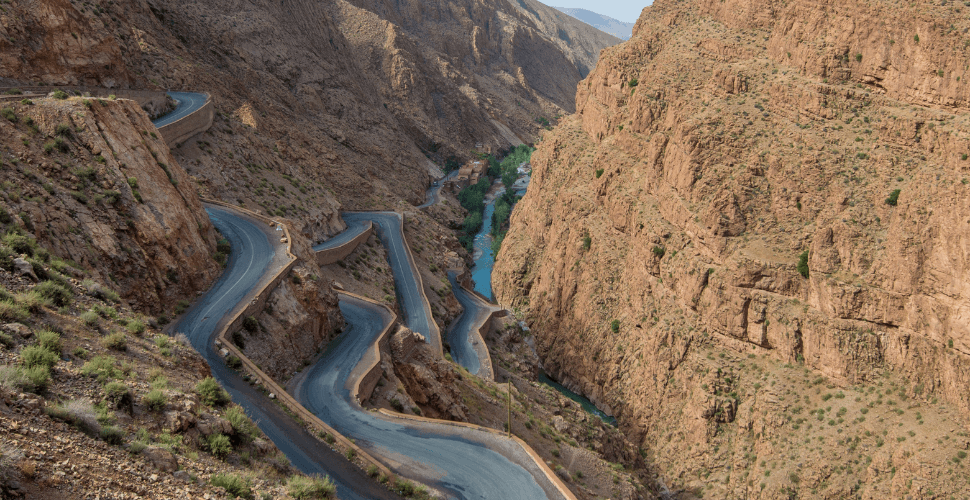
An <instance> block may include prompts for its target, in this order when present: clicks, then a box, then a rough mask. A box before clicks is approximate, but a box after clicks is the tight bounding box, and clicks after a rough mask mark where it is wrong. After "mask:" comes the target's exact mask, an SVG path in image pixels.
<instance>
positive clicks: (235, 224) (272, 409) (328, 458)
mask: <svg viewBox="0 0 970 500" xmlns="http://www.w3.org/2000/svg"><path fill="white" fill-rule="evenodd" d="M206 211H207V212H208V213H209V218H210V219H211V220H212V223H213V225H215V227H216V229H218V230H219V232H220V233H222V235H223V236H224V237H225V238H226V239H228V240H229V243H230V244H231V245H232V253H231V254H230V255H229V260H228V262H227V264H226V269H225V271H224V272H223V274H222V276H221V277H220V278H219V280H218V281H216V283H215V285H213V286H212V288H211V289H210V290H209V291H208V292H207V293H206V294H205V295H203V296H202V297H201V298H200V299H199V300H197V301H196V303H195V304H194V305H193V306H192V307H191V308H190V309H189V310H188V312H186V313H185V315H184V316H183V317H182V318H181V320H179V322H178V324H176V325H174V326H173V328H172V330H171V331H173V332H182V333H184V334H185V335H186V336H188V338H189V340H190V341H191V342H192V347H194V348H195V349H196V350H197V351H199V353H200V354H202V357H203V358H205V360H206V362H208V363H209V366H210V367H211V368H212V375H213V376H214V377H215V378H216V379H217V380H218V381H219V383H220V384H222V386H223V387H225V388H226V390H227V391H229V394H230V395H231V396H232V400H233V401H234V402H235V403H237V404H239V405H240V406H242V407H243V408H244V409H245V410H246V413H247V414H248V415H249V416H250V417H251V418H252V419H253V420H254V421H256V423H257V424H258V425H259V428H260V429H261V430H262V431H263V432H264V433H266V435H267V437H269V438H270V439H271V440H272V441H273V443H275V444H276V446H277V448H279V449H280V450H281V451H282V452H283V453H284V454H286V457H287V458H289V459H290V462H291V463H292V464H293V465H294V466H295V467H296V468H298V469H300V470H301V471H303V472H305V473H307V474H327V475H329V476H330V477H331V478H332V479H333V480H334V483H335V484H336V485H337V492H338V495H339V496H340V498H341V499H351V500H366V499H372V498H379V499H394V498H398V497H397V496H396V495H394V494H392V493H391V492H389V491H388V490H387V489H386V488H384V487H382V486H380V485H379V484H377V483H376V482H375V481H374V480H373V479H370V478H369V477H367V475H366V474H365V473H364V471H362V470H361V469H359V468H358V467H356V466H354V465H353V464H351V463H350V462H348V461H347V460H346V459H345V458H343V457H342V456H341V455H340V454H339V453H337V452H335V451H333V450H331V449H330V447H329V446H326V445H325V444H324V443H322V442H321V441H320V440H319V439H317V438H316V437H314V436H312V435H310V434H309V433H308V432H307V431H306V430H305V429H304V428H303V427H302V426H301V425H299V424H297V423H296V422H295V421H294V420H293V418H291V417H290V416H289V415H287V414H286V413H285V412H284V411H283V410H282V409H280V407H279V406H277V405H276V404H275V403H274V402H273V401H271V400H270V399H269V398H268V397H266V396H264V395H263V394H262V393H260V392H259V391H257V390H256V389H255V388H253V387H252V386H250V385H249V384H248V383H247V382H245V381H243V380H242V378H241V377H240V376H239V374H238V373H236V372H234V371H232V370H230V369H229V368H228V367H227V366H226V365H225V363H224V362H223V360H222V358H221V357H220V356H219V353H217V352H216V349H215V344H214V340H215V338H214V337H215V335H216V333H217V328H216V327H217V325H218V324H219V322H220V320H222V319H223V318H225V317H226V316H228V315H229V314H230V313H231V312H232V311H233V310H234V309H235V308H236V306H237V305H238V304H239V302H241V301H243V300H247V296H248V294H249V293H250V292H251V291H252V290H253V289H254V288H255V287H256V286H258V285H259V284H260V281H262V279H263V278H264V277H265V276H266V275H270V274H272V272H273V271H275V270H276V269H275V268H276V266H278V265H279V262H278V261H279V259H275V257H276V250H275V249H274V246H273V244H272V243H270V241H271V240H270V239H269V235H267V233H266V231H265V230H264V228H263V226H265V224H259V223H257V222H254V221H250V220H248V219H246V218H244V217H241V216H239V215H236V214H234V213H232V212H230V211H228V210H225V209H222V208H217V207H207V208H206ZM274 236H275V235H274ZM274 261H277V262H274Z"/></svg>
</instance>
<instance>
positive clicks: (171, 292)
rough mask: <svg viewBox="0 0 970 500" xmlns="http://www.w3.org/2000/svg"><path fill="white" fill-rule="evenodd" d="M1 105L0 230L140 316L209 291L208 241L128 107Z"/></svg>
mask: <svg viewBox="0 0 970 500" xmlns="http://www.w3.org/2000/svg"><path fill="white" fill-rule="evenodd" d="M9 106H10V107H9V111H10V114H9V115H8V119H4V120H2V121H0V135H2V137H3V139H2V140H3V142H4V146H5V148H6V150H7V152H6V153H4V154H3V155H2V161H3V162H4V163H5V164H6V165H7V167H5V168H3V169H2V170H0V179H2V182H3V185H4V196H3V199H2V201H0V208H2V210H3V214H4V218H5V219H7V220H5V221H4V223H5V224H14V225H16V226H18V227H19V228H20V229H21V230H23V231H26V232H28V233H31V234H32V235H34V236H35V237H36V238H37V240H38V241H39V242H40V243H41V244H42V245H43V246H45V247H46V248H48V249H49V250H50V251H51V252H52V253H53V254H54V255H57V256H58V257H61V258H62V259H65V260H71V261H73V262H74V263H75V265H76V267H78V268H88V269H90V270H91V272H92V274H93V277H95V278H96V279H99V280H101V281H103V282H104V283H107V284H108V285H109V286H110V287H111V288H114V289H116V290H117V291H118V292H119V293H120V294H121V295H122V297H124V298H126V299H128V300H129V302H131V303H132V304H133V305H135V306H136V307H138V308H139V309H140V310H143V311H146V312H161V310H162V306H163V304H173V303H174V302H176V301H177V300H179V299H185V298H192V297H194V296H195V293H196V292H198V291H200V290H203V289H205V288H207V287H208V286H209V284H211V282H212V280H213V279H214V278H215V277H216V276H217V275H218V273H219V265H218V264H217V263H216V262H215V261H214V260H213V258H212V254H213V253H214V252H215V243H216V232H215V230H214V229H213V227H212V225H211V224H210V222H209V218H208V216H207V215H206V213H205V210H203V208H202V205H201V203H200V202H199V197H198V196H197V195H196V193H195V191H194V189H193V186H192V182H191V179H190V178H189V177H188V176H187V175H186V174H185V171H184V170H182V168H181V167H180V166H179V164H178V162H177V161H176V160H175V159H174V158H173V157H172V155H171V154H170V153H169V150H168V147H167V146H166V145H165V143H164V141H163V140H162V139H161V138H160V137H159V136H157V134H155V133H154V132H153V131H154V130H155V128H154V127H153V126H152V124H151V122H150V121H148V117H147V116H146V115H145V113H144V111H143V110H142V109H141V108H140V107H139V106H138V104H137V103H135V101H128V100H117V101H112V100H101V99H90V100H88V99H76V98H75V99H69V100H65V101H58V100H55V99H35V100H34V101H33V104H31V105H23V104H10V105H9ZM68 272H69V271H68Z"/></svg>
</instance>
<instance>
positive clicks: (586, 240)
mask: <svg viewBox="0 0 970 500" xmlns="http://www.w3.org/2000/svg"><path fill="white" fill-rule="evenodd" d="M592 245H593V238H591V237H590V236H589V233H586V234H584V235H583V250H589V247H590V246H592Z"/></svg>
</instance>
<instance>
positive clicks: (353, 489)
mask: <svg viewBox="0 0 970 500" xmlns="http://www.w3.org/2000/svg"><path fill="white" fill-rule="evenodd" d="M172 94H173V96H174V97H176V99H179V100H180V104H179V108H177V109H176V110H175V111H174V112H173V113H171V114H169V115H167V116H165V117H163V118H161V119H159V120H157V121H156V122H155V123H156V126H161V125H164V124H165V123H170V122H172V121H175V120H177V119H179V118H181V117H183V116H186V115H188V114H189V113H191V112H192V111H193V110H194V109H198V107H199V106H201V105H202V104H204V100H203V101H202V103H199V102H198V100H194V99H193V96H197V95H198V94H183V93H172ZM180 97H184V100H183V99H180ZM439 189H440V188H439ZM206 211H207V212H208V214H209V217H210V219H211V220H212V223H213V225H214V226H215V227H216V229H218V230H219V232H220V233H221V234H222V235H223V237H225V238H226V239H227V240H228V241H229V243H230V245H231V247H232V253H231V254H230V255H229V258H228V261H227V263H226V269H225V271H224V272H223V274H222V275H221V276H220V278H219V279H218V280H217V281H216V283H215V284H214V285H213V286H212V288H211V289H210V290H209V291H208V292H206V293H205V294H204V295H203V296H202V297H200V298H199V299H198V300H197V301H196V302H195V303H194V304H193V305H192V307H190V308H189V310H188V311H187V312H186V313H185V314H184V315H183V316H182V317H181V318H180V319H179V321H178V322H177V323H176V324H174V325H173V326H172V327H171V329H170V330H169V331H171V332H179V333H184V334H185V335H186V336H187V337H188V338H189V341H190V342H191V344H192V346H193V347H194V348H195V349H196V350H197V351H198V352H199V353H200V354H201V355H202V357H203V358H204V359H205V360H206V362H207V363H208V364H209V366H210V367H211V370H212V374H213V376H214V377H215V378H216V379H217V380H218V381H219V383H220V384H221V385H222V386H223V387H224V388H225V389H226V390H227V391H228V392H229V394H230V396H231V398H232V400H233V401H234V402H235V403H237V404H239V405H240V406H242V407H243V409H244V410H245V411H246V413H247V414H248V415H249V416H250V417H251V418H252V419H253V420H254V421H256V423H257V425H258V426H259V428H260V429H261V430H262V431H263V432H264V433H265V434H266V435H267V437H269V439H271V440H272V441H273V442H274V443H275V444H276V446H277V447H278V448H279V449H280V450H281V451H282V452H283V453H284V454H285V455H286V456H287V458H289V460H290V461H291V463H292V464H293V465H294V466H295V467H297V468H298V469H300V470H301V471H303V472H305V473H308V474H327V475H329V476H330V477H331V479H332V480H333V481H334V483H335V484H336V486H337V491H338V495H339V497H340V498H342V499H349V500H364V499H392V498H397V497H396V496H395V495H394V494H393V493H391V492H390V491H388V490H387V489H385V488H384V487H382V486H381V485H379V484H378V483H377V482H375V481H374V480H373V479H371V478H369V477H368V476H367V475H366V474H365V472H364V471H362V470H361V469H359V468H358V467H356V466H355V465H353V464H352V463H350V462H349V461H347V460H345V459H344V458H343V457H342V456H341V455H340V454H339V453H337V452H335V451H333V450H332V449H331V448H330V447H329V446H327V445H325V444H324V443H323V442H321V441H320V440H319V439H317V438H316V437H314V436H312V435H310V433H309V432H307V430H306V429H305V428H304V427H303V426H302V425H300V424H298V423H297V422H296V421H295V420H294V419H293V418H291V417H290V416H289V415H287V414H286V412H284V411H283V410H282V409H281V408H280V407H278V406H277V405H276V404H274V402H273V401H271V400H270V399H269V398H268V397H266V396H264V395H263V394H262V393H260V392H259V391H257V390H256V389H255V388H254V387H252V386H250V385H249V383H247V382H245V381H243V380H242V378H241V377H240V376H239V374H238V373H236V372H235V371H233V370H230V369H229V368H228V367H227V366H226V365H225V363H224V361H223V359H222V357H221V356H220V355H219V353H218V352H216V346H215V343H214V340H215V336H216V335H217V333H218V332H219V331H220V329H221V328H222V327H223V325H224V324H225V322H226V321H228V319H229V318H231V317H232V316H233V314H234V312H235V311H238V310H240V309H242V308H244V307H245V306H246V303H247V302H248V301H249V300H251V299H252V297H253V296H254V292H255V291H256V290H259V289H261V288H262V287H264V286H265V285H266V284H267V283H268V282H269V280H271V279H272V276H274V274H275V273H277V272H278V271H279V270H280V269H282V268H283V267H284V266H286V265H287V263H288V257H287V256H286V252H285V249H284V247H283V246H282V245H279V244H277V243H275V242H276V240H277V235H276V234H273V233H272V232H271V228H269V226H267V225H266V224H265V223H262V222H261V221H259V220H257V219H255V218H252V217H250V216H248V215H245V214H243V213H242V212H236V211H232V210H229V209H225V208H221V207H217V206H214V205H207V206H206ZM344 219H345V220H346V221H347V222H348V225H349V228H348V233H349V234H347V235H340V236H339V237H338V238H341V239H336V238H335V239H334V240H336V243H331V244H334V245H335V244H339V243H340V242H341V241H347V240H344V239H342V238H353V237H354V236H355V235H356V234H360V233H359V229H357V228H359V227H360V225H362V224H363V222H364V221H368V220H369V221H371V222H373V224H374V226H375V229H376V230H377V234H378V236H379V237H380V238H381V241H382V243H383V244H384V245H385V247H386V248H387V249H388V252H389V260H390V264H391V268H392V272H393V275H394V281H395V286H396V289H397V295H398V302H399V304H400V305H401V309H402V311H403V312H404V323H405V325H407V326H408V327H409V328H411V329H412V330H414V331H416V332H418V333H421V334H422V335H424V336H425V338H427V339H428V341H429V343H430V344H431V345H432V347H434V348H435V349H437V350H439V351H440V350H441V338H440V333H439V332H438V330H437V328H436V327H434V325H433V323H432V322H433V320H432V319H431V311H430V307H429V305H428V303H427V301H426V300H424V298H423V296H422V294H421V284H420V279H419V278H418V275H417V272H418V270H417V269H416V268H415V266H414V265H413V262H412V260H411V259H410V258H409V254H408V252H407V248H406V246H405V245H406V243H405V240H404V235H403V234H402V231H401V221H402V219H401V216H400V215H399V214H396V213H348V214H344ZM354 231H357V232H356V233H354ZM334 240H331V242H333V241H334ZM340 309H341V312H342V313H343V315H344V317H345V319H346V320H347V323H348V328H347V329H346V330H345V332H344V333H343V334H341V335H340V336H339V337H338V338H337V339H336V340H335V341H334V342H332V343H331V345H330V346H329V348H328V350H327V351H326V353H324V355H323V356H322V357H321V358H320V360H319V361H318V362H317V363H316V364H314V365H313V366H312V367H310V368H308V369H307V370H305V371H304V372H303V373H302V374H300V376H299V379H298V381H297V382H296V388H295V390H294V392H295V395H296V397H297V399H298V400H299V401H300V402H301V404H303V405H305V407H306V408H307V409H309V410H310V411H312V412H314V413H315V414H316V415H318V416H319V417H320V418H321V419H322V420H323V421H325V422H327V423H328V424H329V425H330V426H332V427H333V428H334V429H336V430H337V431H338V432H340V433H342V434H344V435H345V436H347V437H351V438H353V439H355V440H356V441H357V444H358V445H359V446H360V447H361V448H363V449H365V450H367V451H368V452H370V453H372V454H373V455H375V456H377V457H380V460H381V461H382V462H384V463H385V464H387V465H388V466H389V467H390V468H392V469H393V470H394V471H395V472H397V473H400V474H402V475H404V476H405V477H409V478H412V479H418V480H420V481H421V482H424V483H427V484H429V485H432V486H434V487H436V488H438V489H440V490H441V491H444V492H446V493H447V494H448V495H449V497H452V498H459V499H493V498H494V499H501V500H515V499H523V500H533V499H537V498H543V497H545V498H562V496H563V495H562V494H561V493H560V492H559V490H558V489H557V485H556V484H554V483H553V482H552V480H550V478H549V477H548V476H546V474H545V473H544V471H543V470H542V469H541V468H540V467H539V465H538V464H537V463H536V462H535V461H534V460H533V458H532V457H531V456H530V455H529V453H528V452H527V451H526V449H524V448H523V447H522V446H521V445H520V444H518V443H517V442H516V441H513V440H511V439H508V438H504V437H502V436H499V435H496V434H494V433H490V432H487V431H484V430H478V429H472V428H468V427H462V426H455V425H449V424H447V423H435V422H417V421H413V420H404V419H401V418H398V417H392V416H386V415H381V414H377V413H372V412H369V411H367V410H365V409H363V408H362V407H361V406H360V405H359V404H358V403H357V402H356V401H355V400H354V398H353V397H351V394H350V391H351V385H352V384H351V383H350V382H349V381H351V380H357V378H359V376H360V375H361V371H362V370H363V368H362V367H361V366H360V361H361V359H362V358H363V355H364V352H365V351H367V350H368V349H369V348H370V347H371V346H372V345H373V343H374V342H375V341H376V339H377V337H378V336H379V335H380V333H381V332H382V331H383V329H384V328H385V326H386V325H387V323H388V322H389V321H390V320H391V318H389V317H388V313H387V311H386V310H384V309H383V308H381V307H379V306H377V305H375V304H371V303H369V302H365V301H361V300H359V299H355V298H352V297H349V296H346V295H341V299H340Z"/></svg>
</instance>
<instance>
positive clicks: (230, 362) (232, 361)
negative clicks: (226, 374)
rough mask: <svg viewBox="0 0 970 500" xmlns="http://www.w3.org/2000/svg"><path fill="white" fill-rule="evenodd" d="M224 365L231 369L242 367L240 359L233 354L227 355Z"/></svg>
mask: <svg viewBox="0 0 970 500" xmlns="http://www.w3.org/2000/svg"><path fill="white" fill-rule="evenodd" d="M226 366H228V367H229V368H232V369H233V370H238V369H239V368H241V367H242V360H241V359H239V358H238V357H237V356H235V355H232V356H229V357H228V358H226Z"/></svg>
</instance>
